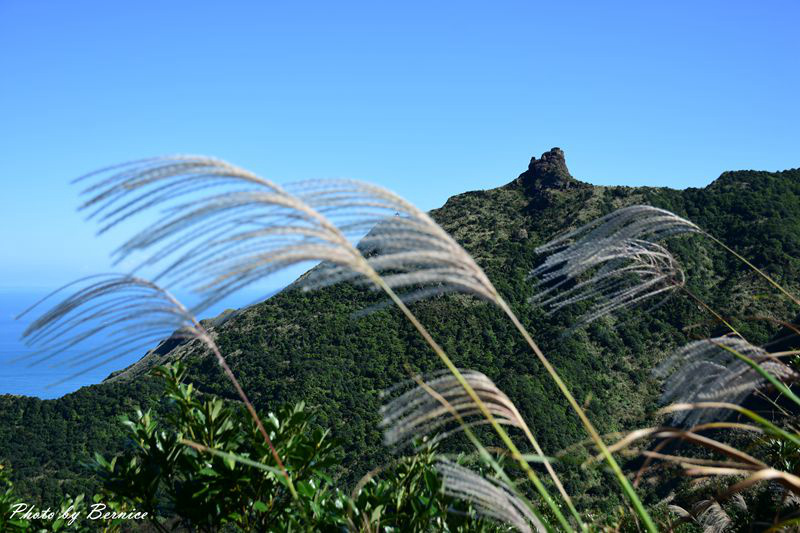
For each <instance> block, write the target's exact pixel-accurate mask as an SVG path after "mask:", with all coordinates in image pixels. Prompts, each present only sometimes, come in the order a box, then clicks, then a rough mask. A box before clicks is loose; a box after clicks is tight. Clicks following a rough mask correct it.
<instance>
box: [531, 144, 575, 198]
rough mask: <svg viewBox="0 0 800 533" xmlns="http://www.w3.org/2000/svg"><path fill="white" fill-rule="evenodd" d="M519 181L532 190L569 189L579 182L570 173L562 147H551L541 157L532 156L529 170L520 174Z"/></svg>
mask: <svg viewBox="0 0 800 533" xmlns="http://www.w3.org/2000/svg"><path fill="white" fill-rule="evenodd" d="M517 182H518V183H520V184H521V185H522V186H523V187H525V188H526V189H528V190H532V191H542V190H546V189H560V190H563V189H569V188H571V187H574V186H576V185H577V184H578V183H579V182H578V181H576V180H575V178H573V177H572V174H570V173H569V169H567V161H566V159H565V158H564V151H563V150H562V149H561V148H551V149H550V151H548V152H545V153H543V154H542V157H540V158H539V159H536V158H535V157H532V158H531V162H530V164H529V165H528V170H526V171H525V172H523V173H522V174H520V175H519V177H518V178H517Z"/></svg>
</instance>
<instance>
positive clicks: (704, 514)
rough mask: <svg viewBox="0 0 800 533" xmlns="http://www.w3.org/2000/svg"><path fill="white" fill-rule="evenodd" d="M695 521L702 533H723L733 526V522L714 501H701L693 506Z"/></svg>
mask: <svg viewBox="0 0 800 533" xmlns="http://www.w3.org/2000/svg"><path fill="white" fill-rule="evenodd" d="M694 511H695V514H696V517H695V519H696V520H697V523H698V524H699V525H700V527H702V528H703V533H724V532H725V531H727V530H728V528H730V527H731V526H732V525H733V520H731V517H730V516H729V515H728V513H726V512H725V509H723V508H722V506H721V505H720V504H719V502H717V501H716V500H702V501H700V502H698V503H697V504H696V505H695V506H694Z"/></svg>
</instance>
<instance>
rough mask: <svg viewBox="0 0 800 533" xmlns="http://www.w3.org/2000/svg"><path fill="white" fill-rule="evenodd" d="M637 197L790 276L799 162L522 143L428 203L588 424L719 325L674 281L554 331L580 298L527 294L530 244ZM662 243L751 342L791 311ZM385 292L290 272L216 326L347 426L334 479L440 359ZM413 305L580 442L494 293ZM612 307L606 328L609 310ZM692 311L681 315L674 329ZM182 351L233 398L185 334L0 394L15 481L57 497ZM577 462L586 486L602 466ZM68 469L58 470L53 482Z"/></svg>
mask: <svg viewBox="0 0 800 533" xmlns="http://www.w3.org/2000/svg"><path fill="white" fill-rule="evenodd" d="M640 203H647V204H651V205H654V206H658V207H664V208H667V209H670V210H672V211H674V212H676V213H678V214H680V215H683V216H687V217H688V218H690V219H691V220H693V221H694V222H696V223H697V224H699V225H700V226H702V227H703V228H705V229H707V230H709V231H710V232H711V233H712V234H713V235H715V236H717V237H718V238H720V239H721V240H722V241H724V242H726V243H727V244H728V245H730V246H732V247H733V248H735V249H736V250H738V251H739V252H740V253H742V254H743V255H745V256H747V257H748V258H749V259H751V260H752V261H753V263H755V264H756V265H757V266H759V267H762V268H765V269H766V270H767V271H768V272H770V274H772V275H774V276H775V277H776V278H778V279H779V280H780V281H782V282H784V283H786V284H787V285H788V286H790V287H796V286H797V283H796V280H797V279H798V268H799V267H800V263H798V259H797V258H798V257H800V253H798V251H800V171H798V170H789V171H784V172H776V173H770V172H755V171H737V172H726V173H724V174H723V175H722V176H720V177H719V178H718V179H717V180H716V181H714V182H713V183H712V184H711V185H709V186H708V187H705V188H703V189H687V190H684V191H675V190H669V189H660V188H631V187H599V186H592V185H589V184H588V183H583V182H581V181H578V180H576V179H574V178H572V177H571V176H570V174H569V172H568V170H567V167H566V164H565V161H564V157H563V153H562V152H561V151H560V150H558V149H553V150H551V151H550V152H547V153H546V154H544V155H543V156H542V157H541V158H539V159H536V158H534V159H532V160H531V163H530V166H529V168H528V170H527V171H526V172H524V173H523V174H522V175H520V176H519V177H518V178H517V179H515V180H513V181H512V182H511V183H509V184H507V185H505V186H502V187H499V188H496V189H492V190H488V191H473V192H467V193H463V194H460V195H457V196H454V197H452V198H450V199H449V200H448V201H447V203H446V204H445V205H444V206H443V207H442V208H440V209H437V210H435V211H434V212H433V213H432V214H433V216H434V218H435V219H436V220H437V221H438V222H440V224H441V225H442V226H443V227H444V228H445V229H446V230H448V231H449V232H451V233H452V234H453V235H454V236H455V238H456V239H457V240H458V241H459V242H460V243H461V244H462V245H463V246H464V247H465V248H466V249H467V250H468V251H469V252H470V253H472V254H473V255H474V257H475V258H476V259H477V260H478V262H479V263H480V264H481V265H482V266H483V267H484V268H485V270H486V272H487V273H488V275H489V277H490V278H491V279H492V280H493V282H494V283H495V285H496V286H497V287H498V289H499V290H500V291H501V293H502V294H503V296H504V297H505V298H506V299H507V300H508V301H509V303H510V304H511V305H512V307H513V308H514V309H515V311H516V312H517V313H518V315H519V316H520V318H521V319H522V321H523V322H524V323H525V325H526V326H527V327H528V328H529V331H530V332H531V333H532V334H533V335H534V337H535V338H536V340H537V342H539V343H540V345H541V347H542V349H543V350H544V352H545V353H546V354H547V356H548V357H549V358H550V360H551V361H552V362H553V364H554V365H555V367H556V368H557V369H558V370H559V372H560V373H561V375H562V377H563V378H564V380H565V381H566V382H567V383H568V385H569V386H570V387H571V388H572V390H573V393H574V394H575V396H576V397H577V398H579V399H580V400H584V401H586V403H587V405H588V412H589V415H590V416H591V417H592V419H593V420H594V421H595V423H596V424H597V426H598V427H599V429H600V430H601V431H604V432H607V431H614V430H620V429H624V428H631V427H635V426H639V425H642V424H647V423H648V422H649V421H651V416H652V412H653V411H654V410H655V408H656V407H657V395H658V391H659V383H658V382H657V381H656V380H655V379H654V378H653V377H652V375H651V372H650V370H651V369H652V368H653V366H654V365H655V364H656V363H657V362H658V361H660V360H661V359H662V358H663V357H664V356H665V355H666V354H667V353H668V352H669V351H670V350H671V349H672V348H674V347H675V346H676V345H678V344H680V343H682V342H684V341H686V340H688V339H689V338H691V336H692V335H704V334H708V333H709V332H712V331H717V332H721V331H722V330H716V329H715V325H714V324H713V322H712V321H711V320H709V317H708V316H707V315H704V314H703V313H702V312H701V311H700V309H699V308H698V307H697V305H696V304H694V303H692V302H691V301H689V300H687V299H686V298H683V297H681V296H675V297H673V298H671V299H670V300H669V301H668V302H667V303H666V304H664V305H661V306H658V307H655V308H648V307H640V308H638V309H634V310H631V311H627V312H623V313H620V314H618V315H616V316H615V317H614V318H607V319H604V320H601V321H598V322H595V323H593V324H591V325H590V326H588V327H587V328H585V329H582V330H578V331H575V332H572V333H569V334H567V335H565V332H566V331H567V330H568V327H569V325H570V324H571V323H573V322H574V320H575V317H577V316H578V315H579V314H580V312H581V309H580V308H578V309H571V310H568V311H565V312H561V313H558V314H556V315H554V316H552V317H547V316H545V315H544V313H542V311H541V310H539V309H535V308H533V307H532V306H531V305H530V304H528V302H527V299H528V297H529V296H530V295H531V294H532V291H533V289H532V285H531V282H530V280H528V279H527V274H528V272H529V271H530V269H531V268H532V267H533V266H534V265H536V264H537V260H538V259H537V256H536V254H535V252H534V249H535V248H536V246H537V245H540V244H542V243H543V242H545V241H547V240H548V239H550V238H552V237H553V236H554V235H556V234H557V233H559V232H561V231H564V230H566V229H569V228H573V227H575V226H577V225H579V224H581V223H584V222H587V221H589V220H590V219H592V218H594V217H596V216H598V215H601V214H604V213H607V212H609V211H611V210H613V209H615V208H618V207H621V206H625V205H631V204H640ZM668 244H669V247H670V249H671V250H673V251H674V252H675V253H676V255H677V256H678V257H679V258H680V260H681V261H682V264H683V265H684V268H685V270H686V273H687V276H688V285H689V287H690V289H691V290H692V291H694V292H695V293H696V294H697V295H699V296H700V297H701V298H703V299H704V300H706V301H707V302H708V303H709V304H711V305H712V306H713V307H714V308H716V309H717V310H718V311H719V312H721V313H722V314H723V315H725V316H729V317H732V320H734V323H735V325H736V326H737V328H739V329H740V330H741V331H743V332H745V333H746V334H747V336H748V338H749V339H750V340H752V341H755V342H764V341H765V340H766V339H767V338H769V336H770V335H772V334H774V332H775V331H777V326H776V325H775V324H774V323H773V322H770V321H769V320H765V317H779V318H781V319H786V318H789V317H793V316H794V315H795V314H796V310H794V309H792V308H791V306H790V305H789V303H788V302H787V301H786V300H784V299H782V298H781V296H780V295H779V294H777V293H776V292H775V291H774V290H772V289H771V288H770V287H769V286H768V285H767V284H766V283H765V282H763V280H761V279H760V278H758V277H757V276H756V275H755V274H754V273H752V271H748V270H745V269H744V268H743V266H742V265H741V263H739V262H738V261H736V260H735V259H733V258H732V257H731V256H730V255H729V254H727V253H725V252H724V251H723V250H722V249H721V248H719V247H718V246H716V245H714V244H713V243H712V242H711V241H709V240H708V239H706V238H704V237H702V236H690V237H680V238H675V239H672V240H671V241H669V243H668ZM380 298H381V297H380V295H378V294H376V293H373V292H371V291H369V290H366V289H363V288H358V287H354V286H351V285H339V286H334V287H329V288H326V289H323V290H319V291H315V292H303V291H302V290H300V289H298V288H297V287H294V286H293V287H290V288H288V289H287V290H285V291H283V292H281V293H280V294H278V295H276V296H274V297H272V298H270V299H269V300H268V301H266V302H264V303H262V304H259V305H256V306H253V307H250V308H248V309H246V310H243V311H242V312H241V313H239V314H237V315H236V316H233V317H232V318H229V319H228V320H227V321H224V323H220V324H219V325H218V326H216V327H215V328H214V329H215V333H216V334H217V335H218V343H219V345H220V347H221V348H222V350H223V353H225V354H226V355H227V357H228V360H229V363H230V365H231V367H232V368H233V370H234V372H235V373H236V374H237V376H239V378H240V380H241V382H242V385H243V387H244V388H245V390H246V391H247V392H248V394H249V395H250V397H251V399H253V400H254V403H255V404H256V406H257V407H258V408H259V409H260V410H262V411H267V410H268V409H270V407H273V406H276V405H277V404H279V403H284V402H294V401H297V400H305V401H306V402H307V404H309V405H311V406H314V407H316V408H317V409H318V411H319V417H318V419H319V421H320V423H321V424H322V425H325V426H328V427H331V428H332V429H333V430H334V433H335V435H336V436H338V437H339V438H340V439H342V441H343V443H344V448H345V450H346V455H345V457H344V458H343V461H342V465H343V467H342V473H343V477H344V479H345V480H347V481H351V480H352V479H355V478H357V477H358V476H360V475H361V474H363V473H364V472H366V471H367V470H369V469H371V468H373V467H375V466H377V465H379V464H382V463H383V462H385V461H386V460H387V458H388V457H389V452H388V451H387V450H386V449H385V448H384V447H383V446H382V444H381V434H380V429H379V427H378V421H379V415H378V408H379V406H380V403H381V399H380V391H381V390H382V389H385V388H386V387H389V386H391V385H392V384H394V383H397V382H398V381H399V380H402V379H406V378H407V377H408V371H407V369H406V365H409V366H410V367H411V368H413V369H415V370H421V371H427V370H433V369H437V368H439V364H438V363H437V359H436V358H435V356H434V354H433V353H432V352H431V351H430V348H429V347H428V346H427V345H426V344H425V343H424V342H423V341H422V339H421V338H419V336H418V335H417V334H416V333H415V331H414V330H413V328H412V327H411V326H410V325H409V324H408V323H406V322H405V321H404V320H403V319H402V317H401V316H400V314H399V313H397V312H396V311H395V310H393V309H391V308H386V309H384V310H382V311H379V312H375V313H372V314H367V315H360V314H358V311H360V310H363V309H365V308H367V307H369V306H370V305H371V304H374V303H375V302H378V301H380ZM412 307H413V310H414V311H415V313H417V314H418V316H419V318H420V319H421V320H422V322H424V323H425V324H426V326H428V327H429V329H430V330H431V333H432V334H433V335H434V337H435V338H436V339H437V340H438V341H439V342H440V343H441V344H442V345H443V347H444V348H445V349H446V350H447V351H448V353H449V354H450V355H451V357H452V358H453V360H454V361H455V362H456V363H457V364H458V365H459V366H462V367H470V368H475V369H478V370H481V371H483V372H485V373H486V374H487V375H489V376H490V377H491V378H492V379H493V380H494V381H495V382H496V383H497V385H498V386H499V387H500V388H501V389H502V390H504V391H505V392H506V393H507V394H508V395H509V396H510V397H511V398H512V399H513V400H514V401H515V402H516V404H517V406H518V407H519V408H520V410H521V411H522V412H523V414H524V415H525V416H526V418H527V419H528V420H529V421H530V425H531V427H532V429H533V430H534V431H535V432H536V433H537V436H538V437H539V438H540V442H541V443H542V445H543V447H544V448H545V450H546V451H547V452H549V453H554V452H556V451H557V450H559V449H561V448H563V447H565V446H568V445H570V444H572V443H575V442H577V441H580V440H582V439H583V438H584V433H583V431H582V429H581V427H580V425H579V423H578V421H577V418H576V417H575V416H574V415H573V414H572V412H571V411H570V410H569V409H568V406H567V404H566V402H565V401H563V399H562V398H561V396H560V395H559V393H558V392H557V390H556V388H555V387H554V386H553V385H552V384H551V381H550V379H549V378H548V377H547V376H546V374H545V373H544V371H543V369H542V368H541V367H540V365H539V364H538V362H537V361H536V360H535V359H534V358H533V357H532V355H531V353H530V351H529V349H528V348H527V347H526V346H524V345H523V343H522V339H521V338H519V336H518V334H516V332H515V331H514V330H513V327H512V325H511V324H510V323H509V322H508V320H507V319H506V318H505V317H504V316H503V315H502V314H501V313H500V312H499V311H498V310H497V309H495V308H494V307H493V306H491V305H489V304H486V303H482V302H479V301H477V300H474V299H472V298H470V297H466V296H460V295H449V296H441V297H437V298H435V299H432V300H428V301H424V302H419V303H416V304H414V305H413V306H412ZM612 322H613V324H614V327H613V328H612V327H610V326H611V325H612ZM689 326H692V327H691V328H690V329H688V330H685V328H687V327H689ZM176 357H180V358H183V359H184V360H185V361H187V362H189V363H190V365H191V376H192V379H193V380H194V381H195V383H196V384H197V385H198V386H199V387H200V389H201V390H204V391H210V392H214V393H218V394H221V395H225V396H228V397H231V398H232V397H233V391H232V389H231V387H230V385H229V384H228V382H227V381H226V380H225V379H224V378H223V376H222V374H221V372H220V371H219V369H218V367H217V365H216V363H215V361H214V360H213V359H212V358H208V357H205V354H203V353H202V352H198V351H196V350H195V349H194V347H193V346H186V345H182V346H178V347H176V348H174V349H173V350H171V351H170V350H162V353H161V354H160V355H159V356H158V357H150V358H148V359H146V360H144V361H142V363H141V364H139V365H135V366H134V367H132V368H131V369H128V370H127V371H125V372H123V373H121V374H120V375H118V376H116V378H115V380H114V382H112V383H106V384H101V385H98V386H94V387H88V388H84V389H82V390H81V391H79V392H76V393H74V394H71V395H67V396H65V397H63V398H61V399H58V400H49V401H40V400H35V399H29V398H19V397H10V396H5V397H0V459H7V460H8V461H9V462H10V463H11V465H12V466H13V467H14V468H15V473H16V475H15V477H16V478H18V479H24V482H23V484H22V485H21V486H22V488H23V489H24V490H26V491H28V492H30V493H32V494H35V495H37V496H39V495H46V496H48V497H55V496H56V495H58V494H59V493H60V492H61V491H63V490H71V491H74V490H75V489H76V488H79V487H80V486H82V485H83V483H84V476H86V470H84V469H83V468H82V467H81V466H80V465H81V463H83V462H86V461H88V460H89V458H90V453H91V452H93V451H94V450H101V451H103V452H104V453H106V454H107V455H108V454H110V452H112V451H113V450H115V449H119V448H120V447H121V446H123V445H124V443H123V442H122V438H121V437H120V434H121V432H120V430H119V424H118V422H117V420H116V418H115V415H118V414H122V413H125V412H130V410H131V409H132V406H133V405H134V404H141V405H145V404H151V403H154V402H157V400H158V397H159V393H158V391H157V390H156V389H155V388H154V386H153V385H151V384H150V382H149V381H148V380H147V379H146V378H144V377H143V376H144V373H145V371H146V369H147V367H148V366H150V364H151V363H152V362H155V361H160V360H165V359H171V358H176ZM600 475H601V474H598V475H597V476H595V477H591V476H581V477H579V478H575V479H574V480H573V481H572V483H581V484H582V485H583V486H582V487H581V488H582V490H583V491H585V492H586V493H587V494H588V495H589V496H591V494H592V492H594V491H598V492H599V491H605V489H604V488H603V484H602V482H601V480H600V477H599V476H600ZM63 480H68V481H67V483H64V484H63V485H61V484H60V483H61V481H63Z"/></svg>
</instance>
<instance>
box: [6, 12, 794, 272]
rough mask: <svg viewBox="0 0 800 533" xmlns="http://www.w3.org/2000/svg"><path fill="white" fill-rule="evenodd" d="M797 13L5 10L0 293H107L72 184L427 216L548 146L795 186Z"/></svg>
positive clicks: (587, 176)
mask: <svg viewBox="0 0 800 533" xmlns="http://www.w3.org/2000/svg"><path fill="white" fill-rule="evenodd" d="M799 6H800V3H798V2H796V1H785V2H778V1H762V2H736V1H726V2H658V3H656V2H629V3H620V2H548V3H534V2H519V3H517V2H412V1H405V2H395V3H388V2H364V3H351V2H319V3H310V2H291V3H290V2H235V1H230V2H202V1H193V2H180V1H171V2H148V1H140V2H107V1H106V2H99V1H98V2H83V1H77V0H73V1H70V2H54V1H53V2H30V1H23V0H19V1H17V0H0V72H1V73H2V75H1V76H0V80H2V82H0V131H2V157H0V180H1V181H2V189H1V190H2V192H1V193H0V232H2V233H0V237H2V242H3V246H2V247H0V286H2V287H11V288H25V287H31V286H39V287H54V286H57V285H60V284H61V283H64V282H67V281H69V280H71V279H72V278H74V277H76V276H78V275H84V274H90V273H94V272H97V271H106V270H107V269H108V261H107V253H108V252H109V251H110V250H111V248H112V247H113V245H114V244H115V243H116V242H117V241H118V238H117V239H115V236H114V235H112V236H111V237H110V238H103V239H99V240H98V239H95V238H94V236H93V234H94V228H93V227H92V226H91V225H89V224H86V223H84V222H83V221H82V217H81V216H80V215H78V214H77V213H76V212H75V206H76V205H77V190H76V189H75V188H74V187H72V186H69V185H68V182H69V180H70V179H71V178H74V177H76V176H78V175H80V174H83V173H85V172H88V171H91V170H93V169H96V168H98V167H101V166H104V165H107V164H112V163H116V162H122V161H127V160H131V159H136V158H140V157H146V156H151V155H159V154H168V153H200V154H208V155H215V156H218V157H222V158H225V159H228V160H230V161H232V162H234V163H237V164H239V165H242V166H245V167H247V168H249V169H251V170H254V171H256V172H258V173H260V174H262V175H264V176H266V177H269V178H272V179H274V180H276V181H294V180H298V179H307V178H317V177H325V178H329V177H351V178H357V179H363V180H369V181H374V182H377V183H380V184H382V185H384V186H388V187H390V188H392V189H394V190H395V191H397V192H399V193H401V194H403V195H404V196H406V197H408V198H409V199H411V200H412V201H413V202H415V203H416V204H417V205H419V206H420V207H423V208H432V207H436V206H439V205H441V204H442V203H443V202H444V200H445V199H446V198H447V197H448V196H450V195H452V194H455V193H458V192H461V191H464V190H472V189H480V188H489V187H495V186H499V185H502V184H504V183H506V182H508V181H510V180H511V179H512V178H514V177H515V176H516V175H517V174H519V173H520V172H521V171H522V170H524V168H525V167H526V165H527V162H528V159H529V158H530V156H531V155H537V156H538V155H539V154H540V153H542V152H543V151H545V150H547V149H549V148H550V147H552V146H560V147H562V148H563V149H564V150H565V151H566V154H567V162H568V164H569V166H570V169H571V171H572V173H573V174H574V175H575V176H576V177H578V178H579V179H583V180H586V181H589V182H592V183H598V184H625V185H654V186H655V185H661V186H671V187H687V186H703V185H705V184H707V183H708V182H710V181H711V180H712V179H714V178H715V177H716V176H718V175H719V174H720V173H721V172H722V171H724V170H729V169H740V168H757V169H766V170H778V169H784V168H790V167H797V166H800V129H799V127H798V125H800V105H799V104H798V97H797V91H798V87H800V64H798V63H800V59H798V58H800V44H799V41H798V39H797V27H798V23H800V7H799ZM281 282H282V281H280V280H279V281H276V282H275V283H281Z"/></svg>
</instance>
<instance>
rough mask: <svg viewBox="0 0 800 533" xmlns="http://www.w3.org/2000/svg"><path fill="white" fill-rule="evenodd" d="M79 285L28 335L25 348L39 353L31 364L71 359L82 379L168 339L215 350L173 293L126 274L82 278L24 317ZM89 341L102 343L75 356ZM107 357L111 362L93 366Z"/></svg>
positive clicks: (32, 356) (47, 313)
mask: <svg viewBox="0 0 800 533" xmlns="http://www.w3.org/2000/svg"><path fill="white" fill-rule="evenodd" d="M75 286H78V287H80V288H79V289H77V290H76V291H75V292H74V293H73V294H71V295H69V296H67V297H65V298H64V299H63V300H61V301H60V302H58V303H57V304H56V305H55V306H53V307H52V308H51V309H49V310H48V311H46V312H44V313H43V314H42V315H41V316H39V318H37V319H36V320H34V321H33V322H32V323H31V324H30V325H29V326H28V328H27V329H26V330H25V331H24V332H23V334H22V338H23V340H24V341H25V343H26V344H27V345H28V346H31V347H32V348H35V349H36V351H35V352H33V353H32V354H29V355H27V356H25V358H26V359H32V360H33V361H32V364H36V363H40V362H43V361H46V360H49V359H53V358H58V357H59V356H66V354H69V355H68V356H66V359H65V360H64V361H63V363H65V364H66V365H68V366H70V367H73V368H78V367H81V366H83V368H81V369H80V370H78V371H76V373H75V376H77V375H80V374H81V373H83V372H86V371H88V370H91V369H93V368H96V367H98V366H102V365H104V364H106V363H108V362H110V361H112V360H114V359H117V358H119V357H123V356H125V355H128V354H131V353H135V352H137V351H141V352H144V351H146V350H148V349H150V348H152V346H153V345H155V344H157V343H158V342H159V341H161V340H163V339H165V338H184V339H198V340H200V341H201V342H203V343H204V344H206V345H207V346H208V347H209V348H212V349H215V348H216V346H215V345H214V343H213V340H211V338H210V336H209V335H208V333H207V332H206V331H205V329H203V328H202V326H200V324H199V323H198V322H197V321H196V320H195V318H194V316H193V315H192V314H191V313H189V311H187V309H186V308H185V307H184V306H183V305H182V304H181V303H180V302H179V301H177V300H176V299H175V298H174V297H173V296H172V295H171V294H169V293H168V292H167V291H165V290H163V289H162V288H161V287H159V286H157V285H156V284H154V283H152V282H150V281H147V280H144V279H141V278H137V277H133V276H129V275H124V274H101V275H96V276H90V277H87V278H83V279H80V280H78V281H76V282H73V283H71V284H69V285H66V286H65V287H62V288H61V289H59V290H57V291H55V292H53V293H51V294H50V295H48V296H47V297H45V298H44V299H42V300H40V301H39V302H37V303H36V304H34V305H33V306H32V307H30V308H29V309H27V310H26V311H25V312H23V314H22V315H20V316H23V315H25V314H28V313H30V312H32V311H33V310H34V309H35V308H38V307H39V306H41V305H42V304H44V302H45V301H47V300H50V299H51V298H54V297H55V296H56V295H57V294H58V293H60V292H61V291H64V290H66V289H68V288H70V287H75ZM90 338H99V339H101V341H100V344H99V345H95V346H92V347H91V348H88V349H81V350H80V351H78V352H77V354H76V353H73V351H74V350H75V349H76V348H80V346H81V344H82V343H83V342H84V341H86V340H88V339H90ZM102 355H105V356H107V357H106V358H105V359H103V360H101V361H99V362H94V363H90V362H91V361H93V360H95V359H97V358H98V357H99V356H102ZM87 365H88V366H87ZM75 376H71V377H68V378H65V379H71V378H72V377H75Z"/></svg>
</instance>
